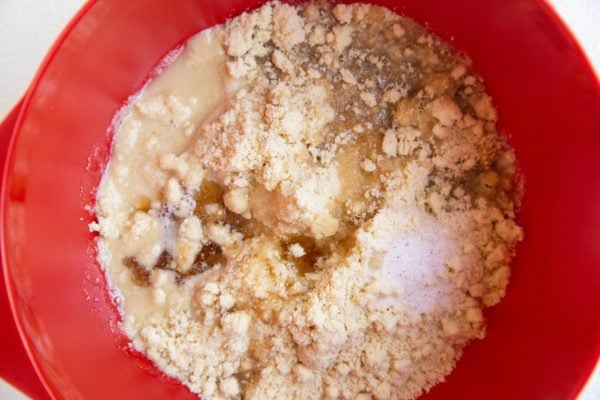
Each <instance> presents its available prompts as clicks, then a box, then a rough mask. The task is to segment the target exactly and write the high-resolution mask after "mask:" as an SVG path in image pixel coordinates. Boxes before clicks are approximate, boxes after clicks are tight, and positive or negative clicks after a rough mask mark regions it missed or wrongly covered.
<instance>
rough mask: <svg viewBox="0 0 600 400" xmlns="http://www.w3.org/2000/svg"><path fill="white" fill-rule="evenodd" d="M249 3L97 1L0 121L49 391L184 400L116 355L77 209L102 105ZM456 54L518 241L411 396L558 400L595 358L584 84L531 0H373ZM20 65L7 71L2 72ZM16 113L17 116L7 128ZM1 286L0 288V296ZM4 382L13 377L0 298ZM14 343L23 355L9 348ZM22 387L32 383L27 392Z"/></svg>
mask: <svg viewBox="0 0 600 400" xmlns="http://www.w3.org/2000/svg"><path fill="white" fill-rule="evenodd" d="M260 2H261V1H259V0H251V1H241V0H226V1H209V0H177V1H165V0H128V1H122V0H98V1H91V2H89V3H88V4H87V5H86V6H85V7H84V9H83V10H82V11H81V12H80V13H79V14H78V15H77V16H76V17H75V19H74V20H73V21H72V22H71V23H70V24H69V26H68V27H67V29H66V30H65V31H64V32H63V34H62V35H61V37H60V39H59V40H58V41H57V42H56V44H55V45H54V47H53V48H52V50H51V52H50V54H49V55H48V56H47V58H46V60H45V62H44V63H43V65H42V67H41V68H40V70H39V72H38V74H37V76H36V78H35V80H34V82H33V84H32V86H31V88H30V90H29V91H28V93H27V96H26V98H25V100H24V102H23V103H22V106H21V108H20V111H19V113H18V118H17V117H16V113H14V114H13V115H12V117H11V118H12V119H9V120H7V121H6V123H5V125H4V129H3V131H4V135H3V138H2V139H3V140H2V142H1V143H2V144H3V145H1V146H0V150H1V151H0V153H1V154H2V157H4V156H5V154H6V144H7V140H8V136H9V132H10V130H11V129H10V128H11V127H12V125H13V124H14V134H13V135H12V141H11V143H10V150H9V151H8V161H7V163H6V170H5V172H4V177H3V191H2V203H1V221H0V222H1V237H2V249H1V252H2V257H3V259H2V261H3V264H4V274H5V278H6V284H7V290H8V295H9V298H10V306H11V308H12V312H13V314H14V317H15V319H16V323H17V326H18V331H19V334H20V336H21V338H22V340H23V342H24V344H25V347H26V349H27V354H28V356H29V358H30V359H31V361H32V363H33V365H34V368H35V371H36V372H37V374H38V375H39V378H40V379H41V381H42V382H43V385H44V387H45V389H46V390H47V391H48V393H49V394H50V396H51V397H52V398H56V399H103V400H104V399H146V400H149V399H164V398H169V399H193V398H194V396H193V395H192V394H191V393H190V392H189V391H188V390H187V389H185V388H184V387H183V386H182V385H180V384H179V383H177V382H176V381H174V380H172V379H169V378H167V377H165V376H164V375H162V374H161V373H160V372H159V371H158V370H157V369H156V368H154V367H153V366H152V365H151V363H150V362H148V361H147V360H145V358H143V357H142V356H140V355H139V354H136V353H135V352H133V351H131V350H129V349H128V347H127V340H126V338H125V337H124V336H123V334H122V333H121V332H120V331H119V329H118V320H119V316H118V313H117V310H116V308H115V306H114V305H113V303H112V302H111V300H110V297H109V295H108V293H107V290H106V281H105V278H104V275H103V273H102V271H101V269H100V266H99V265H98V262H97V261H96V258H95V246H94V242H93V240H94V236H93V235H92V234H91V233H90V232H89V231H88V228H87V224H88V223H89V222H90V221H92V220H93V215H92V214H91V213H90V210H89V208H88V207H89V205H91V204H93V203H94V193H95V188H96V186H97V184H98V182H99V179H100V176H101V172H102V169H103V167H104V165H105V163H106V161H107V159H108V155H109V149H110V136H111V135H110V132H108V131H107V129H108V127H109V126H110V123H111V120H112V118H113V116H114V114H115V112H116V111H117V110H118V109H119V107H121V105H122V104H123V103H124V102H125V101H126V99H127V97H128V96H129V95H131V94H132V93H135V92H136V91H137V90H139V89H140V87H141V86H142V84H143V83H144V82H145V81H146V80H147V79H148V77H149V73H150V71H151V70H152V69H153V67H154V66H155V65H156V64H157V62H158V61H159V60H160V59H161V58H162V57H163V56H164V55H165V54H166V53H167V52H168V51H169V50H170V49H172V48H173V47H175V46H177V45H178V44H180V43H182V41H184V40H185V39H186V38H188V37H189V36H190V35H192V34H194V33H196V32H198V31H199V30H201V29H204V28H206V27H208V26H211V25H213V24H216V23H220V22H223V21H224V20H225V19H226V18H227V17H230V16H233V15H235V14H238V13H239V12H241V11H242V10H245V9H247V8H249V7H254V6H257V5H258V4H259V3H260ZM374 2H375V3H381V4H384V5H387V6H389V7H390V8H392V9H394V10H396V11H398V12H399V13H401V14H404V15H407V16H409V17H412V18H414V19H416V20H417V21H419V22H420V23H422V24H425V25H426V26H428V27H429V28H430V29H432V30H433V31H434V32H436V33H438V34H439V35H440V36H441V37H443V38H445V39H447V40H450V41H451V42H453V43H454V44H455V46H456V47H458V48H459V49H462V50H464V51H465V52H466V53H467V54H468V55H469V56H470V57H471V58H472V59H473V62H474V65H475V69H476V70H477V71H478V72H479V73H481V75H482V76H483V77H484V79H485V83H486V85H487V88H488V90H489V93H490V94H491V95H492V97H493V98H494V99H495V103H496V105H497V108H498V112H499V116H500V121H501V124H502V126H501V128H502V130H503V131H505V132H507V133H509V135H510V142H511V143H512V145H513V146H514V147H515V149H516V153H517V156H518V159H519V161H520V164H521V167H522V171H523V175H524V179H525V189H526V192H525V198H524V200H523V207H522V213H521V218H522V224H523V226H524V228H525V240H524V241H523V243H522V244H521V245H520V246H519V248H518V256H517V258H516V260H515V262H514V264H513V276H512V280H511V282H510V285H509V288H508V292H507V295H506V298H505V299H504V301H503V302H502V303H501V304H500V305H498V306H497V307H494V308H493V309H491V310H489V312H487V313H486V314H487V318H488V322H489V329H488V335H487V337H486V338H485V340H483V341H477V342H474V343H472V344H471V345H469V346H468V348H467V349H466V351H465V354H464V357H463V358H462V359H461V361H460V362H459V365H458V367H457V368H456V370H455V371H454V372H453V373H452V374H451V375H450V376H449V377H448V379H447V382H446V383H443V384H440V385H438V386H436V387H435V388H434V389H433V390H432V391H431V392H430V393H429V394H428V395H426V396H424V398H426V399H571V398H574V397H576V396H577V393H578V392H579V390H580V389H581V387H582V385H583V384H584V382H585V381H586V378H587V377H588V375H589V374H590V372H591V370H592V368H593V366H594V364H595V363H596V361H597V359H598V354H599V353H600V86H599V83H598V80H597V78H596V77H595V75H594V73H593V71H592V69H591V68H590V66H589V64H588V62H587V61H586V59H585V57H584V56H583V54H582V52H581V49H580V48H579V47H578V46H577V44H576V43H575V41H574V40H573V38H572V36H571V35H570V33H569V32H568V30H567V29H566V28H565V27H564V25H563V24H562V22H561V21H560V20H559V19H558V17H557V16H556V15H555V14H554V12H553V11H552V10H551V8H550V7H549V6H548V5H547V4H546V3H545V2H544V1H536V0H510V1H508V0H488V1H481V0H460V1H459V0H454V1H445V0H397V1H393V0H390V1H383V0H380V1H374ZM16 67H18V66H16ZM15 118H16V123H15ZM0 295H2V294H0ZM0 312H1V313H2V314H3V319H2V321H4V325H3V327H2V331H3V332H2V337H1V340H2V341H1V342H0V345H1V346H2V358H3V362H2V365H3V368H2V370H3V374H4V375H5V376H6V377H7V378H9V379H13V380H16V381H18V380H19V379H21V381H20V382H21V383H22V384H23V383H28V384H29V385H30V386H28V388H29V390H30V391H31V393H33V394H34V395H35V396H37V397H42V396H45V394H43V392H42V389H41V387H40V386H37V387H36V386H35V382H34V381H32V380H27V370H26V369H27V368H28V367H27V365H28V364H27V360H26V359H25V358H24V357H23V354H22V350H20V347H19V340H18V338H17V337H16V334H13V332H14V330H11V329H12V328H11V327H10V326H8V325H6V323H8V322H6V321H9V320H8V319H7V318H9V317H8V305H7V304H5V303H3V304H2V308H0ZM19 351H21V353H19ZM31 385H33V386H31Z"/></svg>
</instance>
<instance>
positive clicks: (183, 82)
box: [92, 2, 522, 399]
mask: <svg viewBox="0 0 600 400" xmlns="http://www.w3.org/2000/svg"><path fill="white" fill-rule="evenodd" d="M160 69H161V71H160V73H159V74H158V75H157V76H156V77H155V78H154V79H153V80H152V81H151V82H150V83H149V84H148V85H147V86H146V87H145V88H144V89H142V90H141V91H140V93H139V94H137V95H136V96H134V97H133V98H132V100H131V101H130V102H129V104H128V105H126V106H125V107H124V109H123V110H122V111H121V113H120V117H119V119H118V122H117V124H116V134H115V138H114V144H113V152H112V156H111V160H110V163H109V165H108V167H107V169H106V172H105V175H104V178H103V180H102V182H101V184H100V187H99V189H98V201H97V205H96V211H97V219H98V221H97V222H96V223H94V224H92V229H95V230H97V231H98V232H99V233H100V235H99V238H98V247H99V249H100V252H99V253H100V259H101V263H102V265H103V266H104V268H105V269H106V271H107V275H108V277H109V280H110V282H111V283H112V288H113V290H114V292H115V295H116V298H117V299H118V301H119V303H120V306H121V309H122V313H123V329H124V330H125V332H126V333H127V335H128V336H129V337H130V338H131V341H132V345H133V347H134V348H136V349H137V350H139V351H141V352H142V353H144V354H145V355H146V356H147V357H148V358H150V359H151V360H152V361H153V362H154V363H155V364H156V365H157V366H158V367H159V368H160V369H161V370H162V371H164V372H165V373H166V374H167V375H170V376H173V377H176V378H177V379H179V380H181V382H183V383H184V384H185V385H186V386H187V387H188V388H190V390H191V391H193V392H194V393H197V394H198V395H200V396H202V397H203V398H206V399H219V398H227V399H230V398H231V399H234V398H247V399H264V398H290V399H295V398H303V399H305V398H310V399H320V398H332V399H333V398H346V399H369V398H375V399H412V398H416V397H418V396H419V395H420V394H422V393H423V392H424V391H427V390H428V389H430V388H431V387H432V386H433V385H435V384H437V383H438V382H440V381H442V380H443V379H444V377H445V376H446V375H448V374H449V373H450V372H451V370H452V369H453V367H454V366H455V364H456V362H457V360H458V358H459V357H460V355H461V352H462V350H463V348H464V346H465V345H466V344H467V343H468V342H469V341H471V340H472V339H475V338H483V337H484V334H485V321H484V318H483V314H482V310H483V309H484V308H486V307H489V306H492V305H494V304H496V303H498V302H499V301H500V299H501V298H502V297H503V295H504V293H505V289H506V285H507V282H508V278H509V275H510V269H509V264H510V261H511V258H512V256H513V253H514V247H515V245H516V243H517V242H518V241H520V240H521V239H522V230H521V228H520V227H519V226H518V225H517V223H516V222H515V218H516V215H515V211H516V207H517V206H518V203H519V201H520V187H519V182H518V179H517V177H516V161H515V157H514V155H513V152H512V151H511V149H510V148H509V146H508V145H507V143H506V141H505V139H504V137H503V136H501V135H500V134H499V133H498V132H497V128H496V120H497V114H496V111H495V109H494V107H493V105H492V101H491V98H490V97H489V96H488V95H487V94H486V93H485V89H484V86H483V82H482V80H481V78H480V77H478V76H477V75H476V74H475V73H474V72H473V71H472V69H471V65H470V62H469V60H468V59H467V58H465V57H464V56H462V55H461V54H459V53H458V52H457V51H456V50H454V49H452V47H451V46H450V45H448V44H447V43H444V42H443V41H441V40H440V39H439V38H437V37H436V36H434V35H433V34H431V33H429V32H428V31H426V30H425V29H424V28H423V27H421V26H419V25H418V24H416V23H415V22H414V21H412V20H410V19H408V18H404V17H401V16H398V15H397V14H395V13H393V12H391V11H389V10H387V9H386V8H383V7H378V6H372V5H367V4H359V3H356V4H350V5H335V6H334V5H331V4H329V3H306V4H301V5H287V4H281V3H277V2H275V3H268V4H266V5H264V6H262V7H261V8H259V9H257V10H254V11H252V12H248V13H244V14H242V15H240V16H238V17H236V18H233V19H231V20H229V21H228V22H226V23H225V24H223V25H219V26H216V27H213V28H211V29H209V30H206V31H203V32H201V33H199V34H198V35H197V36H194V37H193V38H192V39H190V40H189V41H188V42H187V43H186V44H185V46H183V47H182V48H181V49H179V50H177V51H175V52H174V53H172V54H171V55H170V56H169V57H167V60H166V62H165V63H163V65H162V66H161V68H160Z"/></svg>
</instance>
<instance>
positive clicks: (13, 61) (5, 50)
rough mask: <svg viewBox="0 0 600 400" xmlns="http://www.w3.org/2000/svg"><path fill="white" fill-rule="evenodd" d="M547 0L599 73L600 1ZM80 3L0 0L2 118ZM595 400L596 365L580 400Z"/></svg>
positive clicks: (5, 390)
mask: <svg viewBox="0 0 600 400" xmlns="http://www.w3.org/2000/svg"><path fill="white" fill-rule="evenodd" d="M449 1H450V0H449ZM549 1H550V3H551V4H553V5H554V6H555V8H556V10H557V11H558V13H559V14H560V15H561V16H562V17H563V19H564V20H565V21H566V22H567V24H568V25H569V26H570V28H571V29H572V30H573V32H574V33H575V35H576V36H577V38H578V39H579V41H580V42H581V43H582V45H583V47H584V49H585V50H586V52H587V54H588V57H589V58H590V60H591V61H592V64H593V65H594V66H595V68H596V71H600V27H599V25H600V1H599V0H549ZM84 2H85V1H84V0H0V118H1V117H3V116H4V115H6V114H7V113H8V112H9V111H10V109H11V108H12V106H13V105H14V104H15V103H16V102H17V101H18V100H19V98H20V97H21V96H22V94H23V93H24V92H25V90H26V89H27V86H28V85H29V82H30V81H31V78H32V77H33V74H34V73H35V71H36V69H37V67H38V65H39V64H40V62H41V60H42V58H43V57H44V55H45V53H46V52H47V50H48V48H49V47H50V45H51V44H52V42H53V41H54V39H55V38H56V37H57V35H58V34H59V33H60V31H61V30H62V28H63V27H64V25H65V24H66V23H67V22H68V21H69V19H70V18H71V17H72V16H73V15H74V13H75V12H76V11H77V9H78V8H79V7H80V6H81V5H82V4H83V3H84ZM0 329H1V328H0ZM21 399H26V397H25V396H23V395H22V394H20V393H19V392H17V391H16V390H14V389H13V388H12V387H10V386H9V385H8V384H6V383H5V382H3V381H1V380H0V400H21ZM599 399H600V366H599V367H597V368H596V372H595V373H594V376H593V378H592V379H591V380H590V382H589V383H588V385H587V387H586V388H585V390H584V391H583V393H582V394H581V396H580V398H579V400H599Z"/></svg>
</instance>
